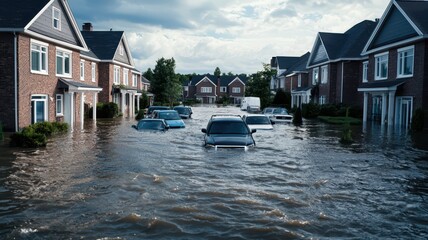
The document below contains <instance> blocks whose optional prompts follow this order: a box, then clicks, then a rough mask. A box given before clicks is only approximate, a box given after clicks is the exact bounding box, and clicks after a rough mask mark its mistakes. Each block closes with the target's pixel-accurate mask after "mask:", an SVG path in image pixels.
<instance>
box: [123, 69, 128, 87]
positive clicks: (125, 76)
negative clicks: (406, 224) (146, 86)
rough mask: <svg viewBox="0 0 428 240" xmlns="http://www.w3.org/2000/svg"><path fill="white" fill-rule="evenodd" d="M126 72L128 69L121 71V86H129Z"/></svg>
mask: <svg viewBox="0 0 428 240" xmlns="http://www.w3.org/2000/svg"><path fill="white" fill-rule="evenodd" d="M128 72H129V70H128V69H123V84H124V85H125V86H128V84H129V78H128Z"/></svg>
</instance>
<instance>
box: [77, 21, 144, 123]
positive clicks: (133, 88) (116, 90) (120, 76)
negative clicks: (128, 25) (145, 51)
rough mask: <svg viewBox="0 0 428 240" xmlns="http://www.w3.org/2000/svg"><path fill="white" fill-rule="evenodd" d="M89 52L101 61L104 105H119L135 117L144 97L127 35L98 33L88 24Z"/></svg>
mask: <svg viewBox="0 0 428 240" xmlns="http://www.w3.org/2000/svg"><path fill="white" fill-rule="evenodd" d="M81 34H82V35H83V37H84V39H85V41H86V43H87V44H88V47H89V49H90V50H91V51H92V52H93V53H95V55H96V56H98V58H99V59H100V63H99V66H98V71H99V86H100V87H102V88H103V91H102V92H101V93H100V99H99V101H100V102H105V103H107V102H114V103H116V104H118V106H119V110H120V112H121V113H122V114H123V115H124V116H126V117H133V116H134V115H135V112H136V111H138V110H139V108H140V106H139V101H137V100H138V99H139V97H140V96H141V95H142V93H141V89H142V81H141V72H140V71H138V70H137V69H136V68H135V64H134V60H133V58H132V55H131V49H130V48H129V45H128V42H127V40H126V36H125V33H124V32H123V31H94V30H93V27H92V24H91V23H85V24H84V25H83V29H82V31H81Z"/></svg>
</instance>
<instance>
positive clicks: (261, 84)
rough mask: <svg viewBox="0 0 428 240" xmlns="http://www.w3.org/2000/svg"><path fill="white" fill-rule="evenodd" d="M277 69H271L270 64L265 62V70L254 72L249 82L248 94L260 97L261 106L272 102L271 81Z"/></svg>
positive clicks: (246, 90) (246, 93) (246, 92)
mask: <svg viewBox="0 0 428 240" xmlns="http://www.w3.org/2000/svg"><path fill="white" fill-rule="evenodd" d="M274 74H275V71H273V70H271V69H270V65H269V64H263V70H262V71H259V72H257V73H255V74H253V75H252V76H251V77H250V80H249V81H248V82H247V86H246V89H245V95H246V96H252V97H259V98H260V105H261V106H260V107H261V108H265V107H267V106H269V104H270V87H269V82H270V79H271V77H272V76H273V75H274Z"/></svg>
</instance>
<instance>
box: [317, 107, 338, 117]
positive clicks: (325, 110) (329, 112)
mask: <svg viewBox="0 0 428 240" xmlns="http://www.w3.org/2000/svg"><path fill="white" fill-rule="evenodd" d="M337 112H338V108H337V107H336V105H334V104H326V105H321V106H320V113H319V115H321V116H330V117H335V116H337Z"/></svg>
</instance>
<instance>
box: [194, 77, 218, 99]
mask: <svg viewBox="0 0 428 240" xmlns="http://www.w3.org/2000/svg"><path fill="white" fill-rule="evenodd" d="M202 87H211V88H212V92H211V93H202V92H201V91H202V90H201V89H202ZM216 91H217V90H216V86H215V85H213V84H212V83H211V82H210V81H208V80H203V81H201V82H200V83H199V84H198V85H197V86H196V94H197V95H198V97H203V96H215V95H216Z"/></svg>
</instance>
